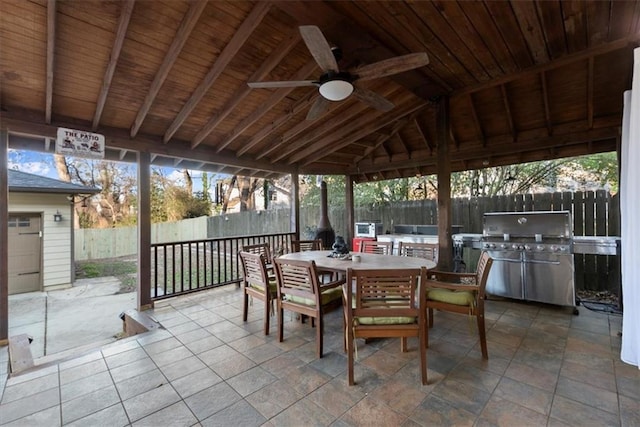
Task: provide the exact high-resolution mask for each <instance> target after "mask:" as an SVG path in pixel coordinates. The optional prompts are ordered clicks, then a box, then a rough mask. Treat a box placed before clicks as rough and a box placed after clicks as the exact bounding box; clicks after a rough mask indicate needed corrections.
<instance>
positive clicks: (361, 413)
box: [294, 397, 407, 426]
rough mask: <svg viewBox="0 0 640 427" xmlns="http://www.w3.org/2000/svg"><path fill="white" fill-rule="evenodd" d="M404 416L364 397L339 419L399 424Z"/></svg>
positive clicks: (371, 423)
mask: <svg viewBox="0 0 640 427" xmlns="http://www.w3.org/2000/svg"><path fill="white" fill-rule="evenodd" d="M304 400H307V399H304ZM294 406H295V405H294ZM314 415H315V414H314ZM406 418H407V417H406V416H404V415H403V414H400V413H399V412H396V411H395V410H393V408H391V407H389V406H387V405H385V404H384V403H382V402H380V401H378V400H375V399H371V398H369V397H365V398H364V399H362V400H361V401H360V402H358V403H357V404H356V405H355V406H353V407H352V408H351V409H349V410H348V411H347V412H346V413H345V414H344V415H343V416H342V417H341V418H340V419H341V420H342V421H345V422H346V423H348V424H349V425H362V426H365V425H381V426H399V425H400V424H402V422H403V421H405V420H406Z"/></svg>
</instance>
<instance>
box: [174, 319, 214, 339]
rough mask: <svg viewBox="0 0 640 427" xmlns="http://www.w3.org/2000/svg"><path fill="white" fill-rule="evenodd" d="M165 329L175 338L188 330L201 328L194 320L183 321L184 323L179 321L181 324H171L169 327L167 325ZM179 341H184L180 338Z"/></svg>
mask: <svg viewBox="0 0 640 427" xmlns="http://www.w3.org/2000/svg"><path fill="white" fill-rule="evenodd" d="M167 329H168V330H169V332H171V333H172V334H173V336H174V337H176V338H178V337H179V336H181V335H184V334H186V333H188V332H192V331H199V330H202V329H201V327H200V325H198V324H197V323H196V322H184V323H181V324H179V325H176V326H171V327H169V328H167ZM205 332H206V331H205ZM180 341H181V342H182V343H184V341H182V340H180Z"/></svg>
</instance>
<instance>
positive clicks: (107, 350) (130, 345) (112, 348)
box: [102, 339, 140, 358]
mask: <svg viewBox="0 0 640 427" xmlns="http://www.w3.org/2000/svg"><path fill="white" fill-rule="evenodd" d="M139 347H140V343H138V341H136V340H135V339H126V340H122V341H118V342H116V343H115V344H111V345H108V346H106V347H103V348H102V355H103V356H104V357H105V358H106V357H110V356H115V355H116V354H118V353H122V352H125V351H129V350H133V349H136V348H139Z"/></svg>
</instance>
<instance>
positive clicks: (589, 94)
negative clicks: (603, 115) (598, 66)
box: [587, 57, 594, 129]
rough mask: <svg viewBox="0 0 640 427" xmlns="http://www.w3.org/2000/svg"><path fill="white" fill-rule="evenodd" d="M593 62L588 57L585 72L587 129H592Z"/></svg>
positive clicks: (591, 58)
mask: <svg viewBox="0 0 640 427" xmlns="http://www.w3.org/2000/svg"><path fill="white" fill-rule="evenodd" d="M593 62H594V61H593V57H590V58H589V68H588V70H587V73H588V77H587V79H588V80H587V122H588V123H589V129H591V128H593Z"/></svg>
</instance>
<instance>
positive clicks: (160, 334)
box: [136, 329, 173, 346]
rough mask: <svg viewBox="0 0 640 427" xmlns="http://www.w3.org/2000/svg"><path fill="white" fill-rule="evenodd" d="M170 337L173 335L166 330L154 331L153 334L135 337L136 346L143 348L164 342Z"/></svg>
mask: <svg viewBox="0 0 640 427" xmlns="http://www.w3.org/2000/svg"><path fill="white" fill-rule="evenodd" d="M171 337H173V335H172V334H171V332H169V331H167V330H166V329H156V330H155V331H153V332H147V333H144V334H140V335H136V341H138V344H140V345H142V346H145V345H149V344H151V343H154V342H158V341H164V340H166V339H167V338H171Z"/></svg>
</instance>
